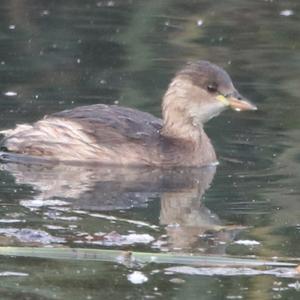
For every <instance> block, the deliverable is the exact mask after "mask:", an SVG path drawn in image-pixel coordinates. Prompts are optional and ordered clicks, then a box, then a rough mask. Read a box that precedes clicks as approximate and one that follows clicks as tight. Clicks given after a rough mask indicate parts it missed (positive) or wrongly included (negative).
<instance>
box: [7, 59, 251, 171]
mask: <svg viewBox="0 0 300 300" xmlns="http://www.w3.org/2000/svg"><path fill="white" fill-rule="evenodd" d="M227 106H231V107H233V108H234V109H237V110H246V109H252V110H254V109H256V107H255V106H253V105H252V104H250V103H249V102H246V101H245V100H243V99H242V97H241V96H240V95H239V94H238V92H237V91H236V89H235V88H234V86H233V84H232V82H231V79H230V77H229V75H228V74H227V73H226V72H225V71H224V70H223V69H221V68H219V67H217V66H216V65H214V64H211V63H209V62H206V61H199V62H196V63H193V64H189V65H187V66H186V67H185V68H184V69H182V70H181V71H179V72H178V73H177V74H176V76H175V77H174V79H173V80H172V82H171V83H170V85H169V87H168V90H167V92H166V93H165V95H164V98H163V104H162V114H163V120H161V119H158V118H156V117H154V116H152V115H150V114H148V113H145V112H141V111H138V110H135V109H131V108H125V107H119V106H115V105H113V106H108V105H104V104H96V105H90V106H83V107H77V108H75V109H71V110H65V111H62V112H59V113H55V114H52V115H49V116H46V117H45V118H44V119H42V120H40V121H38V122H36V123H33V124H32V125H29V124H23V125H17V127H16V128H15V129H13V130H6V131H2V133H3V134H4V135H5V137H4V139H3V140H2V141H1V147H2V149H5V150H7V151H8V152H13V153H17V154H22V155H24V154H25V155H28V156H31V157H39V158H43V159H46V160H49V161H60V162H67V163H72V162H76V163H78V162H84V163H99V164H110V165H123V166H124V165H149V166H159V167H173V166H203V165H207V164H211V163H214V162H216V155H215V152H214V149H213V146H212V145H211V142H210V140H209V138H208V137H207V135H206V134H205V132H204V129H203V124H204V123H205V122H206V121H208V120H209V119H210V118H212V117H214V116H215V115H217V114H219V113H220V112H221V111H223V110H224V109H225V108H226V107H227Z"/></svg>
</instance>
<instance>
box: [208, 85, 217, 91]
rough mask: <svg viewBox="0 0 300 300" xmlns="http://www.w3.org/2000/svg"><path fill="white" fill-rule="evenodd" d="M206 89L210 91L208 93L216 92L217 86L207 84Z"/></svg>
mask: <svg viewBox="0 0 300 300" xmlns="http://www.w3.org/2000/svg"><path fill="white" fill-rule="evenodd" d="M207 90H208V91H209V92H210V93H216V92H217V86H216V85H215V84H209V85H208V86H207Z"/></svg>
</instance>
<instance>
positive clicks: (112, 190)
mask: <svg viewBox="0 0 300 300" xmlns="http://www.w3.org/2000/svg"><path fill="white" fill-rule="evenodd" d="M1 169H2V171H8V172H9V173H10V174H12V175H13V176H14V178H15V181H16V183H17V184H29V185H31V186H32V187H33V188H34V189H35V190H38V191H39V193H38V194H37V195H35V196H34V197H35V198H36V199H39V200H42V201H43V200H50V199H61V200H64V201H67V202H69V203H70V205H71V207H72V209H80V210H85V211H89V212H95V211H98V212H99V211H101V212H103V211H107V212H110V214H113V211H114V210H126V209H131V208H139V207H147V206H148V202H149V201H151V200H153V199H154V198H156V199H157V198H159V199H160V201H161V205H160V216H159V220H160V225H161V226H163V227H164V228H165V231H166V234H165V235H162V237H160V238H159V240H158V241H156V244H157V245H161V246H162V247H164V248H165V249H167V250H172V251H174V250H176V249H178V250H197V251H199V249H200V250H201V251H203V252H205V253H219V254H222V253H224V252H225V250H226V245H228V242H230V241H232V240H233V239H234V237H235V235H236V234H237V232H239V231H240V228H239V227H238V226H236V227H233V226H223V225H222V222H221V221H220V219H219V218H218V216H217V215H215V214H214V213H212V212H211V211H210V210H209V209H208V208H207V207H205V205H204V204H203V203H202V201H201V199H202V197H203V195H204V193H205V191H206V190H207V189H208V188H209V187H210V184H211V182H212V180H213V177H214V175H215V172H216V166H208V167H202V168H173V169H165V170H163V169H157V168H149V167H147V168H128V167H126V168H125V167H123V168H119V167H118V168H116V167H99V166H98V167H93V166H72V165H63V164H56V165H26V164H19V163H3V164H2V165H1ZM100 230H101V229H100ZM158 247H159V248H160V246H158Z"/></svg>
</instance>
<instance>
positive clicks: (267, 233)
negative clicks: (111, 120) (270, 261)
mask: <svg viewBox="0 0 300 300" xmlns="http://www.w3.org/2000/svg"><path fill="white" fill-rule="evenodd" d="M299 15H300V3H299V1H297V0H285V1H283V0H282V1H280V0H274V1H271V0H270V1H268V0H265V1H263V0H255V1H239V0H228V1H220V0H219V1H217V0H214V1H208V0H206V1H205V0H201V1H193V0H188V1H179V0H175V1H174V0H173V1H169V0H163V1H135V0H131V1H130V0H128V1H126V0H119V1H97V0H95V1H90V0H86V1H79V0H76V1H75V0H74V1H53V0H47V1H44V0H43V1H41V0H39V1H33V0H31V1H29V0H28V1H17V0H10V1H5V0H2V1H1V3H0V24H1V27H0V28H1V29H0V77H1V80H0V94H1V95H0V128H1V129H6V128H11V127H14V126H15V124H16V123H22V122H31V121H35V120H38V119H39V118H41V117H42V116H43V115H45V114H49V113H51V112H55V111H59V110H63V109H67V108H71V107H74V106H78V105H82V104H94V103H108V104H113V103H115V102H118V103H119V104H120V105H124V106H130V107H135V108H138V109H141V110H146V111H148V112H151V113H154V114H155V115H157V116H159V115H160V99H161V96H162V94H163V93H164V89H165V88H166V86H167V84H168V82H169V80H170V78H171V77H172V75H173V74H174V72H175V71H176V70H177V69H178V68H180V66H182V65H183V64H184V63H185V62H186V61H189V60H197V59H206V60H210V61H213V62H215V63H217V64H219V65H221V66H223V67H224V68H225V69H226V70H227V71H228V72H229V73H230V75H231V76H232V78H233V80H234V83H235V85H236V87H237V88H238V89H239V90H240V91H241V92H242V93H243V94H244V95H245V96H246V97H247V98H249V99H251V100H252V101H253V102H254V103H255V104H257V106H258V107H259V111H258V112H255V113H253V112H251V113H236V112H233V111H227V112H225V113H223V114H222V115H221V116H219V117H218V118H216V119H214V120H212V121H211V122H210V123H209V124H207V132H208V133H209V135H210V137H211V138H212V140H213V143H214V145H215V147H216V150H217V153H218V156H219V159H220V165H219V166H218V168H217V170H216V173H215V176H214V178H213V170H206V171H203V172H202V171H201V172H200V173H199V174H196V175H195V174H193V173H188V174H185V173H179V174H175V175H174V174H161V173H160V172H158V171H151V172H150V171H145V170H139V171H138V170H111V169H100V170H99V169H97V170H95V169H92V168H71V167H57V168H55V169H51V168H50V169H49V168H39V167H28V166H18V165H1V171H0V207H1V211H0V245H1V246H7V245H13V246H32V245H33V246H45V245H58V244H59V245H65V246H72V247H93V248H102V249H106V248H109V249H125V250H128V249H131V250H135V251H165V252H167V251H177V252H185V253H189V252H191V253H197V254H205V253H207V254H217V255H223V254H230V255H238V256H245V255H257V256H258V257H267V258H272V257H292V258H298V257H300V188H299V184H300V171H299V170H300V146H299V145H300V144H299V140H300V118H299V116H300V101H299V78H300V50H299V47H300V41H299V36H300V27H299ZM212 180H213V181H212ZM209 185H210V188H209V189H208V186H209ZM206 189H207V190H206ZM205 190H206V192H205ZM107 216H114V217H116V219H115V220H111V219H109V218H107ZM132 221H141V222H145V224H144V223H140V224H136V223H133V222H132ZM152 225H156V226H158V227H157V228H156V227H155V228H153V226H152ZM151 226H152V227H151ZM96 233H98V235H97V234H96ZM130 234H131V236H129V235H130ZM133 234H137V235H138V236H133ZM145 234H147V235H145ZM103 237H104V238H103ZM137 239H139V240H138V243H135V242H136V241H137ZM133 241H135V242H133ZM245 241H246V242H245ZM247 241H248V243H247ZM249 241H250V242H249ZM237 242H240V243H242V244H239V243H237ZM0 260H1V267H0V275H1V276H3V277H1V282H0V298H1V299H74V300H75V299H102V298H104V297H106V298H107V299H211V300H212V299H214V300H215V299H299V295H300V283H299V281H300V278H299V277H298V278H297V277H292V278H279V277H276V276H271V275H256V276H249V275H243V274H240V275H239V274H236V275H235V276H233V275H232V276H229V275H230V274H226V271H225V272H224V274H214V273H213V271H212V272H211V273H210V274H206V275H182V274H166V272H165V270H164V268H165V267H168V266H158V265H147V266H144V267H142V268H140V269H138V270H139V271H141V272H142V273H143V274H144V275H145V276H146V277H147V278H148V281H147V282H145V283H143V284H140V285H139V284H134V283H133V282H132V281H130V280H128V275H129V274H131V273H133V272H134V271H135V270H137V269H135V268H127V267H125V266H123V265H120V264H113V263H109V262H107V263H101V262H85V261H78V262H77V261H75V262H74V261H64V260H63V261H61V260H50V259H33V258H30V259H29V258H15V257H5V256H1V257H0ZM3 272H17V273H13V274H7V273H3ZM21 275H23V276H21ZM174 278H175V280H174Z"/></svg>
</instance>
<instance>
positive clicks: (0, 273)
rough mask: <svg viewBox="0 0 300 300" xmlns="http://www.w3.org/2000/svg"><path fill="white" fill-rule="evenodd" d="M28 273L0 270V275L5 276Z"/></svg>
mask: <svg viewBox="0 0 300 300" xmlns="http://www.w3.org/2000/svg"><path fill="white" fill-rule="evenodd" d="M28 275H29V274H28V273H22V272H10V271H6V272H0V276H3V277H6V276H23V277H24V276H28Z"/></svg>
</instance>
